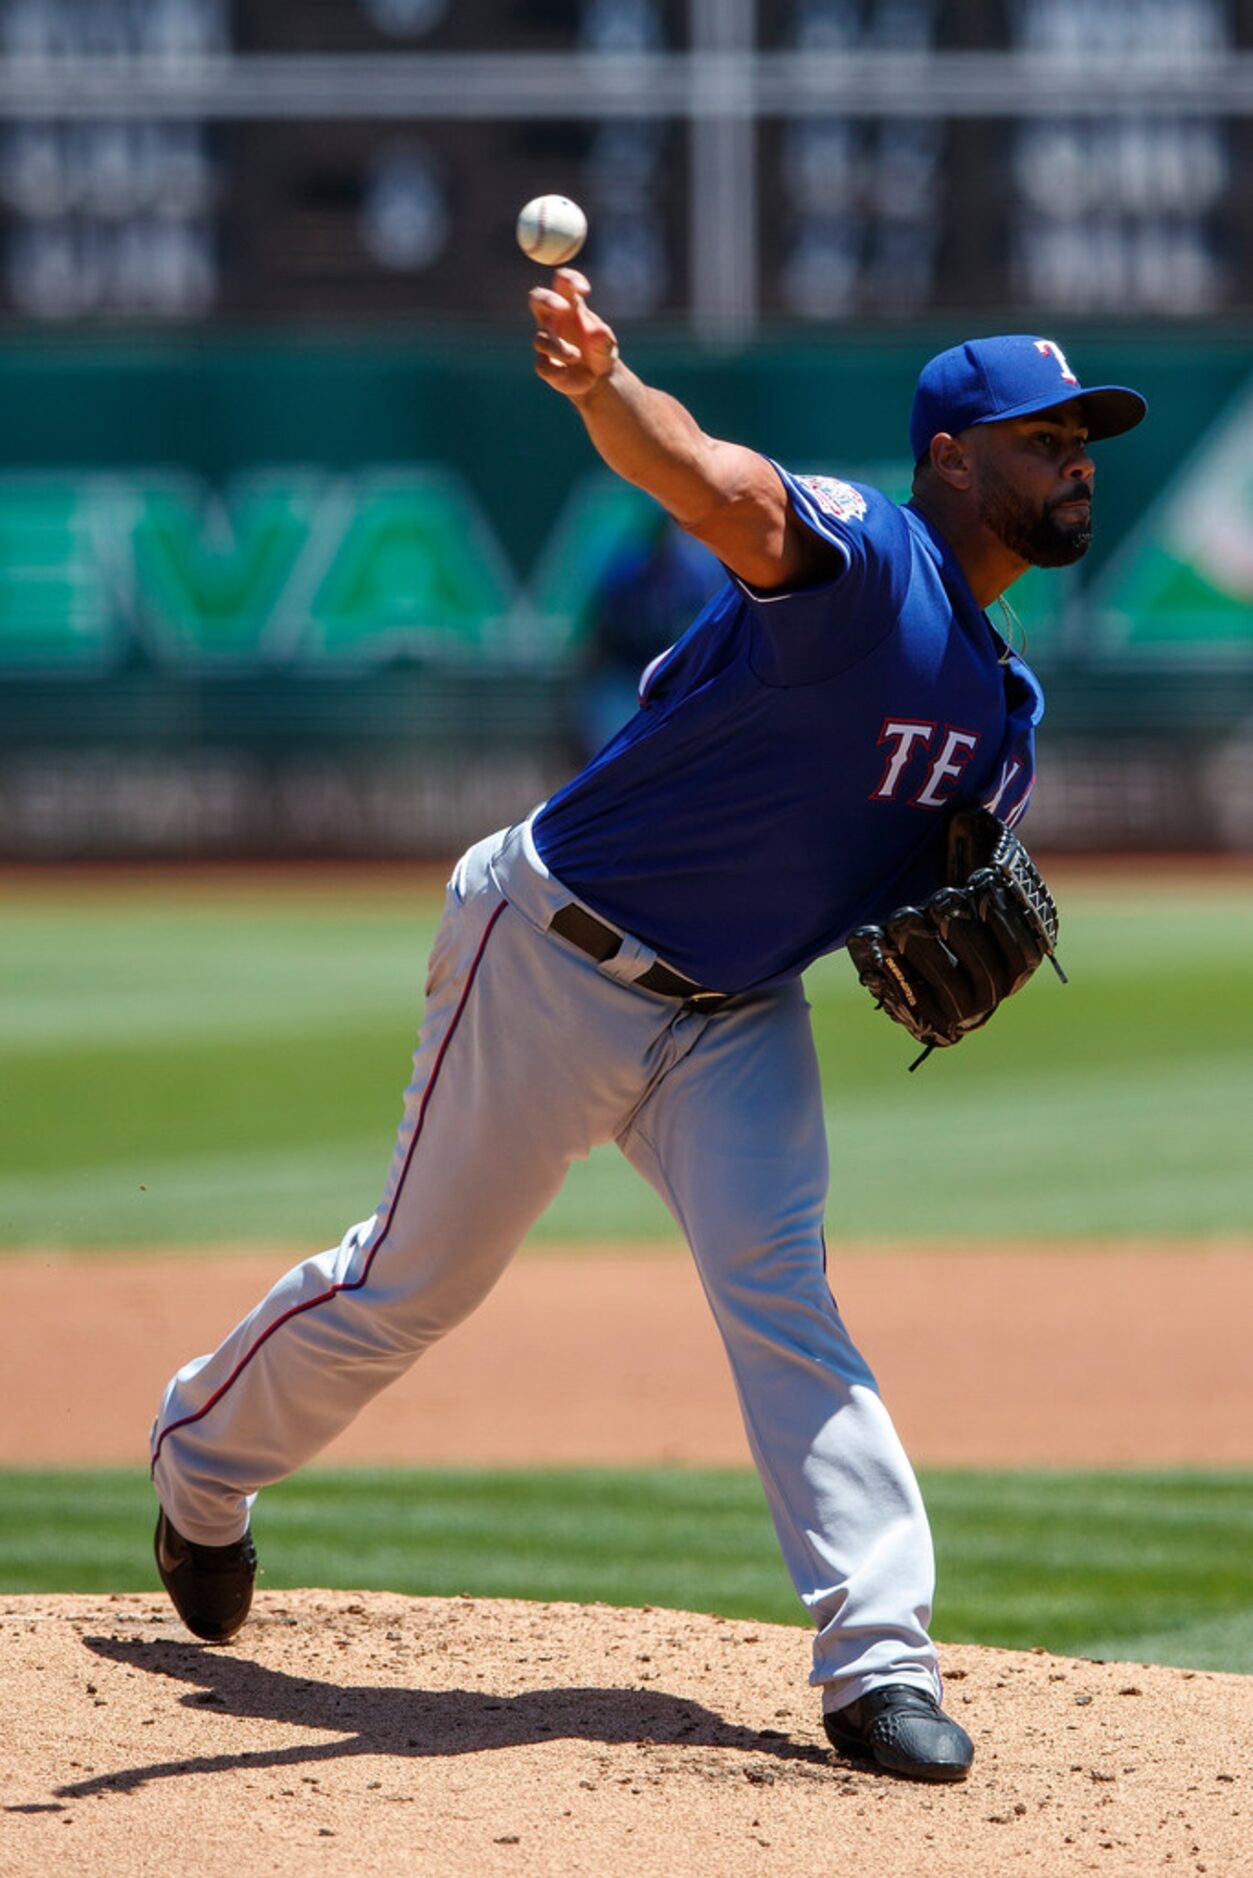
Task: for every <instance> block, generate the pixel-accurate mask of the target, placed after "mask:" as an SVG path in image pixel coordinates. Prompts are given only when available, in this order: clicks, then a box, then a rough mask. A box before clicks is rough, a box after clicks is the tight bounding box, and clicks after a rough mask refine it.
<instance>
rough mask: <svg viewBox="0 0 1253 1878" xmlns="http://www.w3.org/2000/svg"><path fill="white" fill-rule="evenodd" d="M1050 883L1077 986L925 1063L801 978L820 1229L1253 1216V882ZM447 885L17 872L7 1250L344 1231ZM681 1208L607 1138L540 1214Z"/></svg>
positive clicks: (8, 979) (1157, 1226) (1033, 995)
mask: <svg viewBox="0 0 1253 1878" xmlns="http://www.w3.org/2000/svg"><path fill="white" fill-rule="evenodd" d="M1062 900H1063V945H1062V956H1063V958H1064V961H1065V963H1066V966H1067V969H1068V970H1069V972H1070V974H1071V980H1072V982H1071V984H1070V985H1069V986H1068V987H1066V988H1063V987H1061V986H1060V985H1058V984H1057V983H1056V982H1055V981H1054V980H1053V978H1052V976H1051V974H1048V973H1042V974H1041V975H1040V977H1039V978H1038V979H1037V980H1036V981H1035V983H1033V984H1032V985H1031V986H1030V987H1029V988H1028V989H1027V991H1026V992H1025V993H1024V994H1023V995H1022V996H1021V997H1019V998H1017V999H1015V1000H1014V1001H1013V1003H1012V1004H1010V1005H1008V1006H1007V1007H1006V1008H1005V1010H1004V1011H1002V1012H1000V1013H999V1014H998V1016H997V1018H996V1021H995V1023H994V1024H993V1025H991V1026H990V1027H989V1029H988V1030H987V1031H986V1032H984V1033H982V1034H981V1035H980V1036H978V1037H975V1038H972V1039H970V1040H969V1041H968V1042H967V1043H965V1044H963V1045H962V1047H961V1048H960V1049H959V1050H956V1051H951V1052H945V1053H943V1054H942V1055H938V1056H936V1057H934V1058H933V1059H932V1060H931V1062H929V1063H928V1064H927V1065H926V1067H925V1069H923V1070H922V1071H920V1072H919V1073H918V1074H917V1075H916V1076H908V1075H906V1073H905V1065H906V1063H907V1062H908V1061H909V1060H910V1058H911V1056H912V1054H913V1052H912V1050H911V1047H910V1040H909V1038H907V1037H906V1036H905V1034H904V1033H903V1032H901V1031H898V1030H895V1029H893V1028H892V1027H891V1026H889V1025H888V1024H887V1023H886V1022H885V1021H884V1020H883V1019H882V1018H880V1017H876V1016H875V1014H874V1013H873V1012H872V1011H871V1009H870V1006H869V1001H868V999H867V998H866V996H865V994H864V993H863V992H862V991H861V990H860V988H859V987H858V986H857V985H856V984H855V982H854V981H853V977H852V972H851V968H850V967H849V965H848V962H847V960H846V959H845V958H844V957H843V955H840V956H838V957H836V958H834V959H830V960H826V961H823V962H822V963H820V964H819V965H818V966H816V967H815V968H814V970H813V971H812V972H811V973H810V974H809V978H808V981H807V983H808V988H809V994H810V997H811V999H812V1001H813V1005H814V1014H815V1024H816V1029H817V1034H818V1041H819V1049H820V1054H821V1058H822V1063H823V1070H824V1076H825V1079H826V1101H827V1113H828V1121H829V1126H830V1134H831V1143H832V1163H833V1181H832V1197H831V1204H830V1210H829V1227H830V1231H831V1234H832V1237H833V1238H835V1239H837V1240H838V1239H840V1238H855V1239H858V1240H864V1239H869V1240H873V1239H876V1238H880V1239H884V1238H902V1237H914V1236H919V1235H922V1236H926V1235H934V1236H937V1237H953V1236H957V1237H969V1238H976V1239H982V1240H997V1239H1002V1238H1005V1239H1009V1240H1011V1241H1013V1242H1019V1243H1020V1242H1021V1241H1022V1240H1023V1239H1024V1238H1029V1237H1033V1236H1036V1235H1047V1236H1060V1237H1066V1236H1074V1237H1084V1236H1093V1235H1096V1236H1109V1237H1116V1236H1119V1235H1125V1234H1143V1233H1151V1234H1173V1235H1179V1236H1181V1237H1184V1238H1202V1237H1207V1236H1208V1237H1212V1236H1217V1235H1230V1234H1248V1233H1249V1231H1250V1230H1251V1229H1253V1158H1251V1157H1250V1156H1249V1154H1248V1151H1247V1137H1248V1113H1249V1097H1250V1081H1251V1078H1250V1071H1249V1063H1250V1050H1251V1046H1253V881H1249V882H1245V883H1243V884H1242V885H1241V884H1237V883H1234V882H1232V881H1231V880H1229V879H1228V880H1223V879H1221V878H1219V879H1216V880H1215V882H1214V883H1213V884H1212V885H1211V886H1208V887H1207V885H1206V883H1205V881H1204V878H1203V877H1202V878H1200V879H1198V880H1197V881H1196V882H1195V883H1194V884H1193V885H1192V886H1190V887H1189V889H1188V890H1187V892H1183V891H1181V890H1179V889H1178V888H1176V889H1175V890H1174V891H1173V892H1170V893H1168V894H1164V895H1163V894H1162V893H1161V892H1160V891H1159V890H1158V888H1157V886H1156V885H1155V883H1154V882H1153V880H1152V878H1151V877H1145V878H1142V879H1141V878H1121V877H1120V878H1119V879H1118V880H1117V881H1116V882H1115V883H1114V884H1113V885H1111V886H1110V887H1109V888H1107V889H1103V890H1099V891H1097V890H1093V888H1092V887H1090V886H1087V885H1080V886H1076V887H1073V888H1071V890H1070V891H1069V892H1066V891H1063V893H1062ZM436 911H437V896H433V895H432V894H431V893H429V892H426V893H423V892H421V891H419V890H418V889H416V888H415V889H414V890H413V891H408V890H405V889H403V888H398V887H397V886H396V885H395V884H387V883H384V882H380V881H379V880H377V878H372V877H371V876H369V875H364V876H362V877H360V878H359V879H357V878H354V877H352V876H345V877H344V879H343V882H342V884H337V885H327V884H325V883H324V884H323V885H322V886H321V887H318V886H317V885H316V883H307V884H305V885H302V886H301V885H298V886H296V887H294V888H293V887H291V886H290V885H289V884H285V883H284V882H283V881H282V880H280V881H279V882H277V883H276V884H275V885H274V887H273V889H272V890H270V891H267V890H266V889H265V888H264V886H256V887H254V886H249V887H248V888H247V889H246V890H243V891H239V890H236V891H235V892H234V893H231V892H225V891H223V890H220V889H219V890H217V891H214V890H213V889H212V888H210V887H206V886H204V885H199V884H196V883H195V882H194V880H191V881H189V880H187V879H185V878H183V877H180V876H179V875H178V874H177V873H172V874H171V876H170V877H169V883H168V885H167V886H164V887H163V886H162V885H160V884H159V883H153V884H150V885H148V886H145V887H143V888H139V889H135V890H132V891H129V892H125V891H118V890H111V889H107V888H104V889H101V888H97V889H94V890H83V891H82V892H75V891H74V890H72V889H67V888H64V887H56V888H52V889H49V891H48V892H47V893H46V894H41V893H39V892H38V891H34V890H30V889H27V890H24V892H23V893H22V894H21V895H20V896H10V898H9V901H8V904H7V906H6V908H5V910H4V912H3V915H2V916H0V951H2V952H3V957H4V961H5V970H4V973H3V982H2V983H0V1246H4V1247H6V1248H19V1247H36V1246H42V1245H56V1246H62V1247H81V1248H84V1249H88V1248H91V1247H106V1246H112V1247H127V1248H131V1247H142V1246H193V1245H196V1244H207V1243H214V1242H218V1243H221V1242H229V1243H235V1244H243V1243H248V1242H253V1243H272V1242H274V1241H276V1240H277V1241H281V1242H283V1243H284V1244H304V1243H307V1244H308V1245H310V1246H311V1247H313V1248H320V1247H321V1246H323V1245H327V1244H331V1243H333V1242H334V1241H335V1240H337V1239H338V1237H339V1235H340V1233H341V1231H342V1230H343V1228H344V1227H345V1226H346V1225H347V1224H349V1223H350V1222H351V1221H353V1220H355V1219H359V1218H362V1217H363V1216H364V1215H366V1214H367V1213H368V1212H369V1211H370V1210H371V1208H372V1207H373V1205H374V1204H375V1201H376V1200H377V1198H378V1195H379V1192H380V1190H381V1185H382V1181H383V1178H384V1175H385V1173H386V1168H387V1163H388V1160H389V1157H390V1152H391V1141H392V1135H393V1131H394V1128H395V1124H396V1122H397V1120H398V1118H399V1114H400V1100H401V1092H402V1090H403V1087H404V1084H405V1081H406V1079H407V1075H408V1069H409V1055H410V1052H411V1049H412V1044H413V1028H414V1025H415V1023H416V1020H417V1013H418V1009H419V1001H420V989H421V983H422V977H423V967H424V963H425V953H426V947H427V944H428V942H429V939H430V935H431V931H432V928H433V923H434V919H435V916H436ZM976 1165H977V1167H978V1168H979V1169H980V1170H981V1171H980V1175H979V1178H978V1179H972V1177H971V1170H972V1166H976ZM903 1170H904V1171H906V1172H907V1174H908V1178H902V1172H903ZM673 1230H674V1229H673V1227H672V1224H671V1222H670V1220H669V1218H668V1216H667V1215H666V1214H665V1213H664V1211H663V1210H662V1208H661V1206H660V1203H659V1202H658V1201H657V1200H656V1198H655V1197H654V1196H653V1194H652V1193H651V1191H650V1190H649V1189H647V1188H646V1187H645V1186H644V1184H643V1183H642V1182H641V1181H639V1180H638V1179H637V1177H636V1176H635V1175H634V1174H633V1173H631V1171H630V1170H629V1169H628V1168H627V1167H626V1165H625V1164H624V1163H623V1162H622V1161H621V1159H620V1157H619V1156H618V1155H617V1153H616V1151H615V1150H614V1149H612V1148H606V1149H604V1150H598V1151H597V1153H596V1154H595V1155H593V1157H592V1159H591V1161H590V1162H588V1163H584V1164H580V1165H579V1166H577V1167H576V1168H575V1169H574V1171H573V1173H572V1175H571V1177H570V1179H569V1181H568V1183H567V1187H566V1190H565V1192H564V1193H563V1194H562V1196H561V1197H560V1198H559V1200H558V1201H557V1202H556V1204H555V1205H554V1206H553V1208H552V1209H551V1211H550V1213H549V1214H548V1215H547V1217H546V1218H545V1220H544V1221H543V1222H542V1223H541V1225H540V1227H539V1228H538V1229H537V1233H536V1237H537V1238H540V1239H544V1238H547V1239H566V1240H572V1239H613V1238H622V1237H635V1238H652V1237H661V1236H672V1234H673Z"/></svg>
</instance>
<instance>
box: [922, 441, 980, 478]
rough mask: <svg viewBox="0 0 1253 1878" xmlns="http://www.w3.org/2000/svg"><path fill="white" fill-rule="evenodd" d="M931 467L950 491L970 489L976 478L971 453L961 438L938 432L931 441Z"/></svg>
mask: <svg viewBox="0 0 1253 1878" xmlns="http://www.w3.org/2000/svg"><path fill="white" fill-rule="evenodd" d="M929 456H930V461H931V467H932V469H933V470H934V471H935V473H936V475H937V476H938V477H939V478H940V480H941V482H945V483H947V484H948V486H949V488H950V489H969V487H970V485H971V482H972V480H973V476H974V469H973V464H972V462H971V453H970V451H969V449H968V448H967V446H966V445H965V444H964V443H963V442H962V440H961V438H960V437H952V436H950V435H949V433H948V431H946V430H941V431H937V432H936V434H935V436H934V437H933V438H932V439H931V449H930V452H929Z"/></svg>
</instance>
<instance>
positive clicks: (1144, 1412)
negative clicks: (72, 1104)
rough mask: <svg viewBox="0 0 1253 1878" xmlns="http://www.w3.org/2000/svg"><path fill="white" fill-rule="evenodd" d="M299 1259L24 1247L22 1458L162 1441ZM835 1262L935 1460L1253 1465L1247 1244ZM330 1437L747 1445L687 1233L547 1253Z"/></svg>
mask: <svg viewBox="0 0 1253 1878" xmlns="http://www.w3.org/2000/svg"><path fill="white" fill-rule="evenodd" d="M294 1257H295V1254H290V1255H285V1254H284V1253H282V1252H274V1253H270V1254H266V1255H264V1256H260V1255H257V1254H255V1253H252V1254H247V1255H240V1256H236V1257H226V1256H219V1257H208V1256H204V1255H200V1254H187V1255H184V1256H182V1257H180V1258H171V1259H166V1260H163V1259H160V1258H158V1257H155V1256H150V1257H144V1258H136V1259H131V1260H120V1259H116V1258H113V1257H106V1256H103V1255H101V1256H95V1257H84V1256H79V1257H73V1258H63V1259H61V1258H57V1257H56V1256H55V1255H54V1254H51V1253H49V1254H42V1255H35V1254H31V1255H26V1256H22V1257H13V1258H9V1259H6V1260H5V1261H4V1283H5V1301H6V1307H5V1310H4V1312H3V1313H2V1314H0V1375H3V1376H4V1377H5V1379H6V1389H5V1413H4V1416H3V1417H2V1418H0V1465H10V1466H40V1465H57V1464H62V1465H64V1464H78V1465H91V1464H105V1463H117V1464H125V1463H128V1462H139V1463H142V1462H143V1460H144V1459H145V1457H146V1453H147V1435H148V1429H149V1427H150V1425H151V1422H152V1418H153V1415H154V1414H155V1412H156V1408H157V1402H158V1399H159V1396H160V1392H161V1390H162V1388H163V1387H164V1384H165V1382H166V1381H167V1379H168V1378H169V1376H170V1375H171V1374H172V1373H173V1371H174V1370H175V1369H176V1368H178V1367H179V1365H181V1364H182V1363H185V1362H187V1361H188V1360H189V1359H190V1358H191V1357H193V1356H197V1355H200V1354H202V1353H203V1352H205V1351H207V1350H210V1349H212V1348H213V1347H214V1346H215V1345H216V1344H217V1342H218V1341H219V1340H220V1339H221V1338H222V1337H223V1336H224V1335H225V1334H226V1332H227V1331H228V1330H229V1329H230V1328H231V1327H232V1325H233V1324H235V1323H236V1322H237V1321H238V1319H239V1318H241V1317H242V1316H243V1315H244V1314H245V1312H247V1311H248V1310H249V1309H250V1308H251V1307H252V1305H253V1304H255V1303H256V1302H257V1301H258V1299H259V1298H260V1297H261V1296H262V1295H263V1294H264V1293H265V1291H266V1290H267V1289H268V1288H269V1286H270V1285H271V1284H272V1283H273V1282H274V1280H275V1279H276V1278H277V1277H278V1276H279V1275H280V1274H281V1273H282V1272H283V1271H284V1270H285V1268H286V1266H287V1265H288V1264H290V1263H292V1262H293V1260H294ZM831 1279H832V1284H833V1287H834V1290H835V1294H836V1297H837V1298H838V1300H839V1303H840V1306H841V1309H842V1310H843V1312H844V1316H845V1319H846V1321H847V1322H848V1324H849V1327H850V1329H851V1330H852V1333H853V1335H854V1337H855V1338H856V1340H857V1342H858V1343H859V1345H860V1346H861V1348H862V1350H863V1352H864V1353H865V1355H866V1356H867V1358H868V1359H869V1361H870V1363H871V1365H872V1366H873V1368H874V1369H875V1371H876V1373H877V1374H878V1377H879V1382H880V1385H881V1387H882V1390H883V1394H884V1397H885V1399H886V1401H887V1402H888V1405H889V1407H890V1408H891V1410H892V1413H893V1416H894V1418H895V1420H896V1423H897V1426H898V1428H899V1429H900V1431H901V1434H902V1436H903V1438H904V1440H905V1444H906V1447H907V1448H908V1449H909V1451H910V1453H911V1455H912V1456H913V1458H914V1460H915V1461H917V1462H920V1463H925V1464H928V1465H932V1466H944V1465H949V1466H962V1465H972V1466H1007V1467H1013V1466H1032V1465H1047V1466H1086V1467H1101V1466H1121V1465H1143V1466H1189V1465H1196V1466H1204V1465H1208V1466H1248V1465H1251V1464H1253V1364H1250V1362H1249V1360H1248V1326H1249V1324H1250V1323H1253V1245H1250V1244H1249V1243H1248V1242H1237V1243H1234V1244H1232V1245H1229V1246H1225V1247H1224V1246H1214V1247H1211V1248H1209V1249H1198V1248H1182V1247H1177V1246H1170V1245H1161V1244H1158V1245H1152V1244H1149V1245H1135V1244H1126V1243H1122V1244H1119V1245H1118V1246H1116V1247H1097V1246H1089V1247H1081V1246H1074V1245H1070V1244H1067V1246H1066V1247H1065V1248H1060V1247H1059V1248H1045V1247H1037V1248H1034V1249H1031V1248H1023V1249H1021V1250H1016V1251H1012V1252H1000V1251H992V1250H989V1251H984V1252H979V1251H969V1250H961V1251H959V1250H955V1249H952V1248H949V1249H937V1250H934V1251H929V1252H924V1253H919V1252H917V1251H903V1250H902V1251H898V1252H892V1251H886V1250H879V1251H875V1252H873V1253H870V1252H867V1253H865V1254H861V1255H859V1254H857V1253H854V1252H840V1251H836V1252H834V1253H833V1256H832V1261H831ZM32 1326H37V1327H38V1332H37V1334H32ZM502 1402H506V1403H508V1405H509V1407H508V1414H502V1413H501V1412H500V1405H501V1403H502ZM324 1458H325V1460H326V1461H327V1463H328V1464H340V1465H343V1464H347V1463H352V1462H359V1461H376V1462H401V1463H405V1464H408V1465H411V1466H420V1465H428V1464H429V1465H446V1464H447V1465H453V1464H464V1465H470V1466H473V1465H478V1464H494V1465H499V1466H531V1465H536V1464H547V1465H553V1466H560V1465H567V1464H575V1463H579V1464H584V1465H589V1466H600V1465H605V1466H615V1465H639V1466H645V1465H650V1464H659V1463H665V1462H684V1463H688V1464H690V1465H701V1464H707V1465H719V1464H724V1465H748V1461H749V1457H748V1452H747V1448H746V1446H745V1442H744V1435H743V1431H742V1428H741V1425H740V1417H739V1411H738V1409H737V1407H736V1403H735V1398H734V1393H733V1391H732V1388H731V1382H730V1377H729V1375H728V1373H727V1367H726V1361H725V1358H724V1356H723V1353H722V1348H721V1345H720V1344H719V1341H718V1338H717V1334H716V1332H715V1330H714V1327H713V1323H712V1321H711V1318H710V1314H709V1310H708V1307H707V1305H706V1303H705V1300H704V1297H703V1295H702V1292H701V1289H700V1285H699V1282H698V1280H697V1277H696V1274H695V1271H694V1270H693V1268H692V1264H691V1261H690V1259H689V1258H688V1257H687V1255H686V1253H684V1252H682V1251H678V1250H675V1251H670V1250H667V1249H665V1248H657V1249H653V1250H648V1251H639V1250H636V1251H632V1250H630V1249H629V1248H623V1249H621V1250H619V1251H617V1252H612V1251H608V1250H605V1249H603V1248H602V1249H599V1250H597V1251H596V1252H594V1253H593V1252H590V1251H589V1252H583V1253H580V1252H578V1251H577V1250H571V1251H567V1252H561V1253H557V1252H528V1253H526V1254H524V1255H523V1257H521V1258H520V1259H518V1260H517V1261H516V1262H515V1264H514V1265H513V1266H512V1267H511V1269H510V1270H509V1271H508V1272H507V1273H506V1275H505V1277H504V1278H503V1279H502V1280H501V1282H500V1284H499V1285H498V1286H497V1288H496V1290H495V1291H494V1292H493V1293H492V1295H491V1297H490V1298H489V1299H488V1300H487V1302H486V1303H485V1304H484V1305H483V1306H482V1308H481V1309H480V1310H479V1311H478V1312H476V1313H475V1315H474V1316H473V1317H472V1318H470V1320H469V1321H468V1322H467V1323H465V1324H464V1325H462V1326H461V1327H460V1328H459V1329H458V1330H457V1331H456V1332H455V1333H454V1334H453V1335H452V1336H450V1337H448V1338H447V1339H446V1340H445V1341H444V1342H443V1343H441V1344H438V1345H437V1346H436V1347H435V1348H434V1349H432V1350H430V1351H429V1352H428V1353H427V1355H426V1356H425V1357H424V1358H423V1360H422V1361H421V1362H420V1363H419V1364H417V1365H416V1367H415V1368H414V1369H413V1370H411V1371H410V1373H409V1374H408V1375H407V1376H405V1377H403V1378H402V1379H401V1380H400V1382H398V1383H397V1384H395V1385H394V1386H393V1387H392V1388H391V1389H389V1390H387V1391H386V1392H385V1393H384V1394H383V1395H382V1396H381V1397H379V1398H378V1399H377V1400H376V1401H375V1402H373V1403H372V1404H371V1405H370V1406H369V1408H368V1409H367V1410H366V1411H365V1413H364V1414H363V1415H362V1416H361V1417H360V1418H359V1420H358V1421H357V1422H356V1423H355V1424H354V1425H353V1426H352V1427H351V1428H350V1429H349V1430H348V1431H347V1432H346V1433H345V1434H344V1435H342V1436H341V1437H340V1439H339V1440H338V1441H336V1442H335V1443H334V1444H333V1445H332V1446H331V1447H330V1448H328V1449H327V1450H326V1453H325V1457H324Z"/></svg>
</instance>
